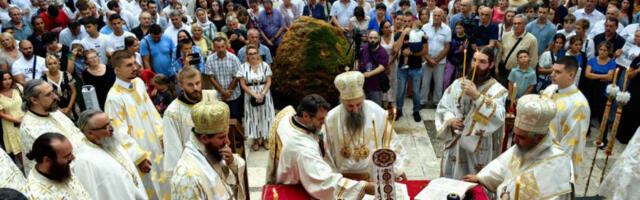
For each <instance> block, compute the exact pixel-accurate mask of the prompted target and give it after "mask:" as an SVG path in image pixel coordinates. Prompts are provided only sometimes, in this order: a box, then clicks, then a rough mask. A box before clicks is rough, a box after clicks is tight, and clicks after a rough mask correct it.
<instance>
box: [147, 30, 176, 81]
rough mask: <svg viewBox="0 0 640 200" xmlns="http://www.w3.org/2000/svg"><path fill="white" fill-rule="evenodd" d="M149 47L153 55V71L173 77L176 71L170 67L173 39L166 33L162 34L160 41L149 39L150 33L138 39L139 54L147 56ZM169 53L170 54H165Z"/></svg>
mask: <svg viewBox="0 0 640 200" xmlns="http://www.w3.org/2000/svg"><path fill="white" fill-rule="evenodd" d="M147 42H149V47H151V56H152V57H153V71H154V72H155V73H156V74H157V73H161V74H164V75H165V76H167V77H173V76H175V75H176V72H175V71H173V70H172V69H173V68H172V67H171V57H172V56H171V54H173V52H172V51H173V46H174V45H173V41H172V40H171V38H169V37H167V36H166V35H162V37H161V38H160V41H158V42H155V41H153V39H151V35H150V34H149V35H147V36H145V37H144V39H142V41H140V56H149V47H147ZM167 55H170V56H167Z"/></svg>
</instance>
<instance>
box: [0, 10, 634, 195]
mask: <svg viewBox="0 0 640 200" xmlns="http://www.w3.org/2000/svg"><path fill="white" fill-rule="evenodd" d="M639 9H640V2H636V1H634V0H610V1H607V0H566V1H564V0H560V1H549V0H543V1H538V0H497V1H496V0H493V1H489V0H486V1H482V0H449V1H445V0H373V1H371V0H356V1H353V0H334V1H333V2H332V1H327V0H307V1H305V0H276V1H272V0H247V1H236V0H233V1H230V0H226V1H219V0H197V1H192V0H166V1H153V0H99V1H98V0H74V1H71V0H66V1H47V0H31V1H27V0H0V22H2V26H1V27H2V28H1V30H2V33H1V34H0V78H2V84H0V119H1V121H2V124H1V125H2V128H1V129H0V130H1V131H2V134H0V141H1V143H0V146H2V147H3V148H2V150H3V151H4V152H0V154H1V155H0V158H1V159H0V161H1V162H0V167H1V168H0V176H5V175H7V177H9V178H10V180H15V181H8V182H7V183H8V184H7V185H3V184H2V183H0V186H2V187H9V188H14V189H16V190H18V191H20V192H23V193H24V194H25V195H27V196H28V197H29V198H30V199H39V198H50V197H51V198H55V197H62V196H66V197H74V198H77V199H89V198H91V199H164V198H167V197H171V198H173V199H188V198H192V197H195V198H201V197H205V198H201V199H207V198H206V197H210V198H213V196H212V195H219V196H220V197H225V198H224V199H227V198H234V199H244V198H246V196H244V194H245V193H244V191H246V190H247V189H248V188H243V187H244V185H243V183H242V182H243V177H244V176H245V174H243V172H244V170H243V168H244V165H245V161H244V160H242V158H240V157H237V156H236V155H232V154H231V148H230V147H229V146H228V145H229V140H228V139H227V134H228V127H229V120H232V121H235V122H232V123H236V122H237V123H238V124H242V126H243V127H244V130H245V137H246V138H248V139H249V140H248V141H249V142H250V147H251V150H252V151H259V150H260V149H261V148H264V149H266V150H270V151H272V153H271V157H270V161H272V162H270V163H269V165H270V170H268V171H269V172H268V174H267V180H268V181H270V182H272V183H274V184H276V183H284V184H296V183H302V184H303V185H305V188H306V189H307V190H308V192H309V193H310V194H312V195H313V196H314V197H317V198H320V199H324V198H329V199H331V198H337V197H336V196H332V195H334V194H338V193H340V194H341V195H342V194H344V195H345V196H348V197H358V195H362V192H361V191H362V189H363V188H364V190H365V191H366V192H367V193H370V192H371V191H372V190H373V188H372V187H373V186H372V184H370V183H367V182H366V181H365V182H356V181H354V182H351V183H350V184H347V183H348V182H349V181H348V180H349V179H347V178H351V179H355V180H371V179H372V178H371V174H369V173H370V171H371V166H370V163H369V164H367V163H368V162H370V160H369V159H370V157H368V156H369V153H370V152H369V151H370V150H371V152H372V151H373V150H374V149H377V148H378V145H377V142H376V146H375V147H374V146H372V145H373V144H374V143H373V141H374V140H378V138H375V137H374V138H372V136H368V134H370V133H369V131H368V130H371V129H374V130H376V129H379V130H378V131H377V132H378V133H382V132H387V130H385V129H383V128H382V126H381V124H382V123H380V124H376V125H377V126H375V127H371V126H370V124H365V123H364V122H369V121H371V120H372V118H370V117H371V116H375V117H374V118H375V119H380V120H382V119H384V118H385V116H387V115H388V114H387V111H389V113H391V112H390V111H391V110H392V109H395V112H394V113H395V117H394V118H395V119H396V120H398V119H402V118H405V117H408V116H405V115H407V114H409V113H403V111H407V110H410V111H411V112H412V113H411V116H410V117H411V118H412V119H413V120H414V121H415V122H422V121H423V120H422V117H421V115H420V110H421V109H425V108H435V109H436V114H435V115H436V116H435V119H436V120H435V124H436V129H437V133H438V134H437V135H438V136H437V139H440V140H444V141H445V143H446V147H445V151H444V156H443V161H442V162H441V163H442V164H441V165H442V166H441V174H442V176H445V177H450V178H456V179H464V180H467V181H475V182H480V183H482V184H485V185H484V186H485V187H487V188H489V189H490V191H492V192H496V193H498V195H499V196H502V195H503V194H505V193H507V195H509V193H510V192H512V191H511V190H512V189H513V188H512V187H511V186H505V185H504V184H501V183H503V181H507V180H508V179H509V178H505V177H503V178H504V179H496V178H495V177H492V176H496V174H500V173H508V172H507V171H505V169H500V170H496V169H495V168H500V166H501V164H499V163H497V162H492V161H499V162H509V161H510V160H511V159H512V158H511V156H508V158H507V156H505V155H504V154H502V155H501V153H502V152H501V151H500V146H501V143H500V141H501V138H502V137H503V135H502V133H504V128H505V127H504V124H505V120H506V118H507V117H506V116H507V113H514V112H515V111H518V112H520V110H526V112H529V111H530V112H534V111H535V109H536V108H534V107H536V106H533V105H530V104H531V103H529V104H527V103H526V102H542V103H540V104H541V105H543V107H545V108H547V107H553V108H554V109H552V110H553V111H555V110H557V113H556V112H554V113H555V114H553V115H551V114H549V113H548V112H552V111H550V110H544V109H543V110H541V111H540V110H538V111H539V112H541V113H542V114H541V116H537V117H539V118H543V119H542V121H530V120H528V119H522V120H524V121H519V120H518V118H516V122H515V129H514V133H515V136H514V140H517V141H515V143H517V144H518V145H517V146H518V148H522V149H516V150H511V151H507V152H508V154H509V155H511V154H514V156H523V155H524V154H525V153H527V152H532V151H525V150H524V149H527V148H530V149H529V150H531V149H533V148H537V149H538V150H537V151H533V152H534V153H536V154H535V155H533V157H536V156H540V157H549V156H550V157H557V156H555V155H559V154H562V153H565V154H566V155H568V159H569V160H570V165H571V166H572V167H568V168H570V169H571V172H566V173H569V174H572V175H573V176H574V177H573V178H575V177H576V176H577V175H579V174H582V173H581V172H580V164H581V162H582V160H583V153H584V148H585V143H586V137H587V134H597V133H590V132H591V131H590V127H599V126H600V123H607V124H613V121H614V118H615V117H613V116H614V115H615V108H616V107H618V106H622V105H618V104H617V103H615V102H614V103H613V109H611V110H612V112H611V113H605V105H606V101H607V96H606V93H607V85H609V84H612V83H613V84H614V85H617V86H618V87H619V88H620V89H623V90H627V91H629V93H630V94H631V101H630V102H629V103H627V104H626V105H623V106H624V110H628V111H634V110H640V107H639V105H640V104H638V103H636V102H637V99H640V96H639V95H640V91H638V89H640V81H638V78H637V75H638V73H639V72H640V57H639V55H640V27H639V26H638V22H639V19H640V11H639ZM303 16H308V17H312V18H315V19H318V20H323V21H326V22H327V23H328V24H330V25H331V26H333V27H335V30H337V31H339V32H342V33H343V35H344V36H345V37H347V39H348V40H356V39H355V38H358V39H357V40H358V41H362V45H356V46H359V47H360V48H359V49H355V52H357V53H356V55H357V56H356V59H355V61H354V63H353V65H352V66H350V67H352V68H351V69H353V71H355V72H345V73H343V74H341V75H339V76H337V77H336V80H335V84H336V87H337V89H338V90H339V91H340V100H341V101H340V105H338V106H337V107H336V108H333V109H332V108H331V106H330V105H328V104H327V103H326V101H325V100H324V99H323V97H320V96H318V95H309V96H306V97H305V98H304V99H302V100H300V105H298V107H295V108H293V107H287V108H284V109H282V111H281V112H280V113H276V108H274V101H277V98H287V97H276V96H272V93H271V86H272V84H273V80H272V75H273V72H272V70H271V68H272V64H273V62H274V61H275V57H276V53H277V51H276V50H277V48H278V46H279V44H280V43H281V41H282V40H283V37H284V35H285V34H286V33H287V31H288V30H289V28H290V27H291V26H292V25H293V23H294V21H295V20H296V19H298V18H300V17H303ZM360 39H361V40H360ZM292 89H294V88H292ZM556 89H557V91H556ZM533 94H541V95H539V96H535V95H533ZM534 96H535V97H534ZM405 98H411V99H412V102H413V104H412V105H413V108H412V109H407V110H405V109H403V106H404V103H405ZM545 98H546V99H545ZM540 99H544V100H540ZM547 100H548V101H549V102H551V103H549V102H547ZM634 100H635V101H634ZM523 102H525V103H523ZM547 104H548V105H547ZM551 104H553V106H551ZM94 105H97V106H98V107H95V106H94ZM521 107H522V108H521ZM556 108H557V109H556ZM523 112H525V111H523ZM196 113H197V114H196ZM523 115H527V114H526V113H523ZM608 115H610V116H611V117H608V121H603V122H602V121H601V120H602V118H603V116H608ZM631 115H632V113H631V112H625V113H623V114H622V117H621V122H620V128H619V129H618V134H617V135H616V138H617V140H619V141H620V142H621V143H625V144H626V143H628V142H629V141H630V139H631V138H632V136H633V135H634V133H635V132H636V129H637V127H638V125H639V124H640V121H638V120H634V119H633V117H632V116H631ZM325 116H326V119H325ZM518 116H520V115H518ZM531 117H532V116H529V118H531ZM284 118H290V119H284ZM534 118H535V117H534ZM281 119H284V120H281ZM325 120H326V122H327V123H326V124H325V125H323V124H324V122H325ZM281 126H282V127H283V128H278V127H281ZM542 126H544V127H545V128H544V129H540V127H542ZM384 127H386V126H384ZM546 127H548V129H547V128H546ZM280 129H283V133H277V134H275V136H274V131H275V132H278V130H280ZM321 129H322V130H324V135H323V136H324V138H308V137H305V136H300V135H296V134H297V133H284V132H287V131H294V132H295V131H297V132H299V133H301V134H305V133H318V132H320V130H321ZM391 131H393V130H391ZM360 132H364V133H362V134H360ZM472 133H473V134H472ZM530 133H531V134H530ZM605 133H606V132H605ZM547 135H548V136H549V137H547ZM281 136H283V137H281ZM292 138H296V139H292ZM483 138H485V139H483ZM603 139H604V141H603V142H602V143H601V145H600V146H599V148H603V149H604V148H606V145H607V139H608V137H607V136H606V134H605V135H604V137H603ZM294 140H298V141H294ZM317 140H320V141H323V142H324V143H323V144H318V143H317V142H316V141H317ZM390 140H392V141H393V142H390V143H391V144H390V147H389V148H392V149H394V151H396V153H397V154H398V159H399V161H398V162H399V163H398V164H397V165H398V166H404V165H407V164H408V162H409V161H408V160H410V159H408V158H407V157H406V156H407V155H406V153H405V149H404V148H403V146H402V145H401V144H400V143H399V141H396V139H395V137H394V138H393V139H390ZM347 141H348V142H347ZM296 142H298V143H296ZM549 142H553V143H555V144H557V145H555V146H556V147H559V149H551V148H552V147H550V145H549ZM305 143H306V145H311V146H319V147H320V149H318V150H316V149H313V150H307V149H305V148H304V147H308V146H304V145H305ZM349 143H353V147H351V144H349ZM538 144H541V145H538ZM300 145H302V146H300ZM274 148H275V149H274ZM553 148H555V147H553ZM365 149H366V151H365ZM352 150H353V152H352ZM559 150H561V151H559ZM183 151H184V152H183ZM273 151H276V152H275V153H274V152H273ZM316 151H317V152H316ZM281 153H282V154H281ZM316 153H318V155H315V154H316ZM208 154H211V155H208ZM323 157H324V158H323ZM527 158H530V157H527ZM494 159H498V160H494ZM73 160H75V161H74V162H73V163H74V164H70V163H72V162H71V161H73ZM565 161H566V160H562V161H553V162H557V163H560V164H557V163H556V164H557V165H560V166H563V165H565V164H566V162H565ZM249 162H251V161H249ZM414 162H415V161H414ZM522 162H523V163H528V162H533V161H531V160H523V161H522ZM7 163H10V164H11V165H5V164H7ZM292 163H293V164H296V165H295V166H298V167H300V168H298V169H295V170H291V171H286V170H290V169H289V168H288V167H290V166H293V165H292ZM492 163H493V164H492ZM530 164H531V163H528V164H526V165H530ZM523 165H525V164H523ZM190 166H204V167H202V168H201V169H202V171H197V170H196V171H194V169H193V168H190ZM283 167H284V169H283ZM305 168H307V169H305ZM488 168H492V169H488ZM566 169H567V168H562V169H561V170H560V171H562V170H566ZM510 170H511V171H512V173H516V172H518V173H520V172H519V171H517V170H516V169H510ZM542 170H554V169H542ZM556 170H557V169H556ZM72 171H73V172H72ZM4 172H6V173H4ZM138 172H140V173H138ZM564 172H565V171H562V173H564ZM72 173H73V174H75V176H74V175H72ZM396 173H397V177H404V178H405V179H406V175H405V174H404V172H402V171H398V172H396ZM558 173H560V172H558ZM212 174H214V175H212ZM292 174H293V175H292ZM472 174H478V175H477V176H475V175H472ZM514 175H517V174H514ZM216 176H217V177H216ZM220 177H223V178H222V179H219V178H220ZM318 177H321V178H323V179H325V180H322V181H320V182H323V181H324V182H323V184H318V181H316V182H314V181H313V180H312V179H314V178H318ZM514 177H515V176H514ZM557 178H558V179H557V180H555V182H554V183H558V184H560V183H563V181H564V179H563V178H566V177H563V176H558V177H557ZM203 182H206V183H208V185H207V184H205V186H202V187H205V188H214V189H213V192H209V190H207V189H204V190H199V189H198V188H194V187H193V184H194V183H197V184H201V183H203ZM505 183H507V182H505ZM107 185H108V186H107ZM307 186H308V187H307ZM498 186H500V187H498ZM50 187H56V189H43V188H50ZM506 187H508V189H507V188H506ZM340 188H342V189H340ZM558 188H565V186H564V185H563V186H559V187H557V188H556V189H558ZM125 191H126V192H125ZM340 191H342V192H340ZM542 192H543V193H549V194H566V193H562V192H563V191H556V190H553V191H551V190H545V191H542ZM551 192H555V193H551ZM558 192H560V193H558ZM199 195H200V196H199Z"/></svg>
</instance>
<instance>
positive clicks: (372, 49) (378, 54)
mask: <svg viewBox="0 0 640 200" xmlns="http://www.w3.org/2000/svg"><path fill="white" fill-rule="evenodd" d="M367 39H368V42H367V43H366V44H363V45H362V48H361V55H360V59H358V60H356V63H355V66H356V69H357V70H358V71H360V72H361V73H362V74H363V75H364V81H365V84H364V97H365V98H366V99H367V100H371V101H373V102H374V103H376V104H378V105H379V106H382V93H383V89H382V83H381V81H380V76H386V74H384V73H383V72H384V71H385V68H386V67H387V65H388V63H389V55H388V54H387V51H386V50H385V49H384V48H382V46H381V45H380V34H379V33H378V31H376V30H371V31H370V32H369V35H368V36H367Z"/></svg>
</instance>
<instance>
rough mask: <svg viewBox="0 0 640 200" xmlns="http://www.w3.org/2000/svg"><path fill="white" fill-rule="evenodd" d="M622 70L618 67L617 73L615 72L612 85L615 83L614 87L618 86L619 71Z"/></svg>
mask: <svg viewBox="0 0 640 200" xmlns="http://www.w3.org/2000/svg"><path fill="white" fill-rule="evenodd" d="M619 70H620V68H617V67H616V71H615V72H613V81H612V82H611V83H613V85H617V83H616V80H618V71H619Z"/></svg>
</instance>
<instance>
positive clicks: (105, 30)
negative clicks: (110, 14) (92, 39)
mask: <svg viewBox="0 0 640 200" xmlns="http://www.w3.org/2000/svg"><path fill="white" fill-rule="evenodd" d="M122 29H124V31H129V29H128V28H127V27H126V26H124V25H122ZM100 33H102V34H105V35H109V34H111V33H113V29H111V27H109V26H104V27H102V28H101V29H100Z"/></svg>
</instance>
